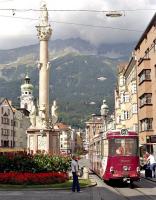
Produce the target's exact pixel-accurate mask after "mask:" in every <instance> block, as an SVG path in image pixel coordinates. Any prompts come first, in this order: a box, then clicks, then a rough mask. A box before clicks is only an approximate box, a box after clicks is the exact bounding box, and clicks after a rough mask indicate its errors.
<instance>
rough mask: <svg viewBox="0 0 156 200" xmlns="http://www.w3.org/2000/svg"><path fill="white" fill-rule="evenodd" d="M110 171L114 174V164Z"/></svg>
mask: <svg viewBox="0 0 156 200" xmlns="http://www.w3.org/2000/svg"><path fill="white" fill-rule="evenodd" d="M110 172H111V173H112V174H113V173H114V167H113V166H111V167H110Z"/></svg>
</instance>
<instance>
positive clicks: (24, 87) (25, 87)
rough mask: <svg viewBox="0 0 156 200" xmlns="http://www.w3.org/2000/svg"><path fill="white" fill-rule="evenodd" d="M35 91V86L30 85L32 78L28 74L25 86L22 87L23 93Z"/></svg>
mask: <svg viewBox="0 0 156 200" xmlns="http://www.w3.org/2000/svg"><path fill="white" fill-rule="evenodd" d="M32 90H33V85H32V84H31V83H30V78H29V76H28V74H27V75H26V76H25V79H24V84H22V85H21V91H22V92H27V91H28V92H29V91H30V92H31V91H32Z"/></svg>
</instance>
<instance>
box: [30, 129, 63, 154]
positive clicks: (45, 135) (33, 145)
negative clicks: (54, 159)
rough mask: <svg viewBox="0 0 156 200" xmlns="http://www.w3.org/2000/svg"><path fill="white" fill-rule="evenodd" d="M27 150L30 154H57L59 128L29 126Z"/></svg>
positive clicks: (58, 150)
mask: <svg viewBox="0 0 156 200" xmlns="http://www.w3.org/2000/svg"><path fill="white" fill-rule="evenodd" d="M27 151H28V153H31V154H35V153H48V154H49V153H50V154H59V153H60V144H59V130H56V129H37V128H29V129H28V130H27Z"/></svg>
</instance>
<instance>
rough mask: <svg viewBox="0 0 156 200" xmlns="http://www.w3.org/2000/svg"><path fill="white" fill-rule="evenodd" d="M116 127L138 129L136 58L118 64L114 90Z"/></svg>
mask: <svg viewBox="0 0 156 200" xmlns="http://www.w3.org/2000/svg"><path fill="white" fill-rule="evenodd" d="M115 121H116V129H121V128H127V129H129V130H134V131H138V117H137V80H136V60H135V57H134V56H132V58H131V59H130V61H129V63H128V64H126V63H124V64H121V65H119V66H118V81H117V87H116V90H115Z"/></svg>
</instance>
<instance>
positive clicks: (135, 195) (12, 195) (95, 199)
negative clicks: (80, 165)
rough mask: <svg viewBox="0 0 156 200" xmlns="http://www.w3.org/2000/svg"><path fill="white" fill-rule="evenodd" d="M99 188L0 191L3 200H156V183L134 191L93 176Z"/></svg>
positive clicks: (145, 182) (143, 181)
mask: <svg viewBox="0 0 156 200" xmlns="http://www.w3.org/2000/svg"><path fill="white" fill-rule="evenodd" d="M91 176H92V178H94V179H95V180H96V181H97V186H96V187H92V188H87V189H83V191H82V193H73V192H71V191H56V190H49V191H0V199H3V200H69V199H70V200H79V199H81V200H106V199H108V200H125V199H129V200H147V199H155V200H156V183H153V182H151V181H148V180H144V179H143V180H142V181H141V182H138V183H137V184H136V186H135V188H134V189H130V188H129V187H128V186H124V185H122V186H119V185H114V186H113V187H112V186H109V185H107V184H105V183H104V182H103V181H102V180H100V179H99V178H98V177H97V176H96V175H91Z"/></svg>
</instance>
